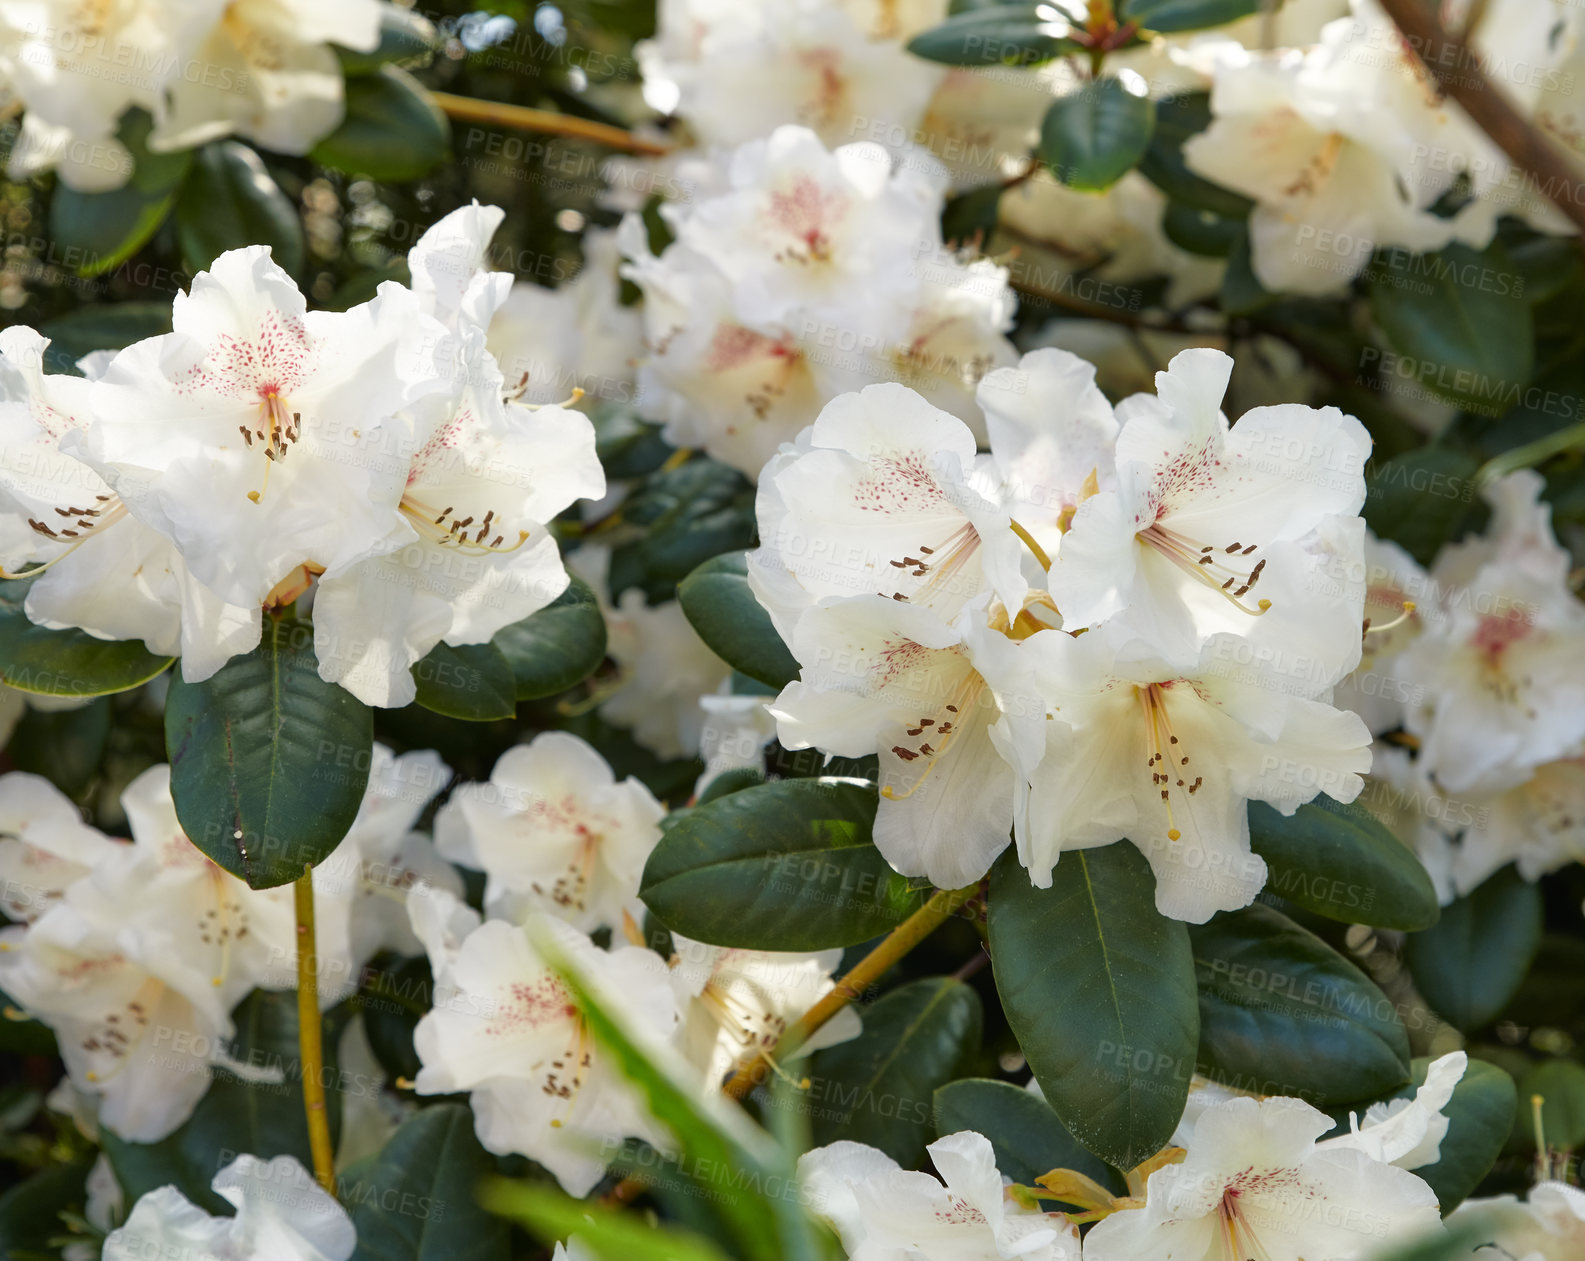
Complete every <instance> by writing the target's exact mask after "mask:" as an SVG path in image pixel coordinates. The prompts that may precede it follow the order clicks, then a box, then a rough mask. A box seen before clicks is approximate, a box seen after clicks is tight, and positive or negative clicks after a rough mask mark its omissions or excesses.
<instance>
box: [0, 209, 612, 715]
mask: <svg viewBox="0 0 1585 1261" xmlns="http://www.w3.org/2000/svg"><path fill="white" fill-rule="evenodd" d="M500 220H501V212H500V211H498V210H494V209H491V208H486V207H479V206H474V207H471V208H465V209H463V210H459V211H457V212H455V213H454V214H452V215H449V216H447V217H446V218H445V219H443V220H442V221H441V222H440V223H438V224H436V225H435V227H433V228H432V229H431V230H430V231H429V232H428V233H426V234H425V236H424V238H423V240H422V241H421V242H420V243H419V244H418V245H417V246H416V247H415V248H414V249H413V251H412V254H411V257H410V258H409V268H410V269H411V271H412V275H413V282H412V287H411V288H407V287H405V286H402V285H397V284H394V283H387V284H384V285H382V286H381V287H380V291H379V293H378V294H377V296H375V297H374V298H373V299H371V300H370V301H368V302H366V303H363V304H361V305H359V306H356V307H353V308H352V309H350V310H348V311H344V312H335V313H332V312H320V311H308V310H307V309H306V304H305V302H304V299H303V296H302V294H301V293H300V292H299V291H298V289H297V286H296V285H295V284H294V282H293V281H292V280H291V278H290V277H289V276H287V275H286V273H285V272H283V271H282V270H281V269H280V268H279V267H278V266H276V265H275V264H274V263H273V262H272V261H271V260H270V256H269V251H268V250H267V249H265V248H264V247H253V248H250V249H246V250H237V251H232V252H230V253H228V254H225V255H222V256H221V258H219V259H218V260H216V262H215V265H214V266H213V268H212V269H211V270H209V271H208V272H203V273H200V274H199V275H198V276H197V277H195V279H194V281H193V284H192V287H191V290H190V292H188V293H185V294H180V295H178V297H177V299H176V303H175V309H174V312H173V322H174V325H175V329H174V331H173V332H171V333H169V334H166V335H165V336H163V337H154V338H150V339H148V340H146V341H141V342H137V343H135V344H133V345H131V346H129V347H127V349H125V350H123V351H121V352H119V353H118V354H116V355H115V356H113V357H111V358H109V359H108V361H104V362H96V363H95V364H93V365H91V367H92V371H93V373H94V379H93V380H92V381H88V380H84V379H81V378H77V377H70V376H66V375H64V374H46V373H45V372H44V371H43V364H42V358H43V353H44V349H45V347H46V345H47V343H46V342H45V341H44V339H42V338H41V337H39V336H38V335H37V334H35V333H33V331H32V330H30V329H25V328H18V329H12V330H8V332H7V333H6V334H5V340H4V343H3V344H0V353H3V354H4V357H5V365H6V375H5V378H4V384H5V389H6V400H5V401H4V402H3V403H0V423H3V424H4V426H5V432H6V435H7V443H6V455H5V459H4V467H3V468H0V497H3V499H0V502H3V504H4V506H5V508H6V510H7V515H6V518H5V522H6V523H5V526H4V537H5V539H6V540H7V541H6V545H5V554H4V555H5V562H6V569H7V570H8V571H9V572H11V573H12V574H34V575H38V578H37V581H36V582H35V584H34V586H33V587H32V588H31V589H30V590H29V592H28V610H29V616H30V617H32V618H33V619H34V620H35V621H37V622H39V623H40V624H43V625H49V626H66V627H81V628H82V629H84V630H86V631H88V632H89V633H90V634H92V635H95V636H97V637H100V638H105V639H129V638H135V639H141V640H143V641H144V643H145V644H147V646H148V648H149V650H150V651H151V652H154V653H157V654H162V655H167V656H169V655H176V654H180V656H181V658H182V670H183V675H184V677H185V678H186V679H188V680H189V681H192V682H197V681H201V680H203V679H206V678H208V677H209V676H210V675H212V674H213V673H214V672H215V671H216V670H218V669H219V668H220V667H221V666H222V665H224V664H225V662H226V661H227V660H228V659H229V658H230V657H232V656H234V655H236V654H238V653H243V652H247V651H248V650H250V649H251V648H253V647H254V646H255V645H256V644H257V643H258V642H259V634H260V626H261V622H260V617H261V612H262V610H264V609H267V608H273V607H275V606H277V605H281V604H287V603H290V602H291V601H293V600H294V599H296V598H297V597H298V596H299V595H300V594H302V593H303V592H304V591H306V590H307V589H308V588H309V587H310V586H313V588H314V596H315V598H314V617H313V623H314V641H315V647H316V649H317V652H318V658H319V669H320V674H321V676H322V677H323V678H325V679H327V680H329V681H332V682H338V683H341V684H342V685H343V686H345V687H346V688H347V689H348V690H349V691H350V692H352V693H353V694H354V695H355V696H357V697H358V698H359V699H361V700H363V701H365V702H366V703H368V704H372V705H403V704H406V703H408V702H409V701H411V700H412V699H413V696H414V693H415V683H414V680H413V678H412V676H411V674H410V668H411V667H412V666H413V664H414V663H415V662H417V661H418V660H419V659H420V658H421V657H423V656H424V654H425V653H427V652H428V651H429V650H430V649H431V648H433V647H434V646H435V645H436V644H437V643H442V642H445V643H450V644H475V643H482V642H484V641H487V640H488V639H489V638H490V637H491V636H492V635H494V634H495V632H496V631H498V630H500V629H501V628H502V627H503V626H506V625H508V624H510V623H512V622H515V621H518V620H520V619H522V618H523V617H526V616H528V615H529V614H531V613H533V612H535V611H536V610H537V609H540V608H543V607H544V606H545V605H546V604H548V603H550V601H551V600H553V599H554V598H555V597H556V596H557V595H558V594H560V592H561V591H562V590H563V589H564V588H565V587H566V585H567V581H568V579H567V574H566V571H565V569H564V568H563V567H562V563H561V558H560V554H559V552H558V550H557V547H556V544H555V540H554V539H553V538H551V536H550V534H549V532H548V529H547V526H546V524H545V523H546V522H548V521H549V520H550V519H551V518H553V517H554V516H555V515H556V514H557V513H559V512H560V511H561V510H562V509H564V508H566V507H567V506H568V505H569V504H571V503H572V502H573V501H574V500H575V499H578V498H581V497H582V498H587V497H598V496H599V495H601V494H603V493H604V487H605V479H604V474H603V472H602V470H601V468H600V465H599V462H598V460H597V459H596V458H595V454H594V434H593V430H592V428H591V427H590V425H589V422H588V420H587V419H586V418H585V417H583V416H582V415H581V414H579V413H576V412H572V411H569V410H567V409H566V408H563V407H557V406H539V405H525V404H522V403H520V402H518V401H517V400H516V399H515V397H514V390H513V387H512V386H511V385H510V384H509V383H508V382H506V380H505V379H504V377H503V376H502V374H501V371H500V368H499V366H498V364H497V362H496V360H495V358H494V356H493V355H492V354H491V353H490V351H489V350H488V349H487V347H486V338H487V329H488V327H489V324H490V320H491V317H492V316H493V315H494V313H495V311H496V309H497V308H498V307H499V306H500V304H501V303H502V302H503V301H504V300H505V298H506V296H507V293H508V290H509V289H510V287H511V278H510V276H508V275H506V274H504V273H491V272H488V271H486V270H484V268H483V260H484V252H485V248H486V246H487V244H488V241H489V238H490V236H491V234H492V233H493V232H494V230H495V228H496V227H497V226H498V225H499V223H500Z"/></svg>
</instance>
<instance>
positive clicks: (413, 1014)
mask: <svg viewBox="0 0 1585 1261" xmlns="http://www.w3.org/2000/svg"><path fill="white" fill-rule="evenodd" d="M376 964H377V965H378V966H370V967H368V968H365V969H364V970H363V973H362V975H361V977H360V985H359V987H358V1010H359V1011H361V1012H362V1013H363V1031H364V1033H365V1034H366V1035H367V1037H368V1039H369V1048H370V1050H372V1051H373V1052H374V1058H375V1059H377V1060H379V1062H380V1065H381V1067H383V1068H384V1069H385V1071H386V1072H387V1073H389V1074H390V1075H391V1076H392V1077H406V1078H409V1079H411V1078H414V1077H417V1076H418V1070H419V1069H420V1068H422V1067H423V1064H422V1062H421V1061H420V1060H419V1058H418V1052H417V1051H415V1050H414V1049H413V1030H414V1029H415V1028H417V1027H418V1022H419V1021H420V1020H422V1019H423V1017H424V1015H425V1013H427V1012H428V1011H429V1009H430V1008H431V1007H433V1006H434V979H433V978H432V977H431V975H430V971H429V960H428V959H425V958H423V957H421V956H420V957H418V958H414V959H391V958H390V957H389V956H387V957H385V958H383V959H380V960H377V961H376Z"/></svg>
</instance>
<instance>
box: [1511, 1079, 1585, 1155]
mask: <svg viewBox="0 0 1585 1261" xmlns="http://www.w3.org/2000/svg"><path fill="white" fill-rule="evenodd" d="M1517 1093H1518V1097H1519V1098H1521V1099H1523V1100H1524V1106H1523V1107H1522V1108H1520V1109H1518V1111H1517V1112H1516V1114H1515V1116H1514V1118H1513V1130H1514V1131H1516V1132H1517V1133H1518V1134H1520V1135H1521V1136H1522V1137H1523V1139H1524V1145H1525V1148H1526V1149H1527V1150H1529V1151H1534V1150H1535V1121H1534V1116H1533V1113H1532V1110H1531V1103H1530V1101H1531V1100H1532V1099H1534V1098H1535V1097H1536V1096H1538V1095H1539V1096H1540V1097H1541V1101H1542V1102H1541V1131H1542V1135H1543V1136H1544V1137H1545V1139H1546V1145H1547V1146H1548V1147H1549V1148H1553V1149H1564V1150H1572V1149H1573V1148H1576V1147H1579V1146H1581V1145H1582V1144H1585V1066H1582V1065H1580V1064H1578V1063H1576V1062H1575V1061H1574V1060H1568V1059H1562V1058H1556V1059H1549V1060H1545V1061H1543V1062H1542V1063H1540V1064H1537V1065H1536V1066H1535V1067H1534V1068H1533V1069H1531V1070H1530V1071H1529V1072H1528V1073H1526V1074H1525V1075H1524V1080H1523V1081H1521V1082H1520V1083H1519V1090H1518V1092H1517Z"/></svg>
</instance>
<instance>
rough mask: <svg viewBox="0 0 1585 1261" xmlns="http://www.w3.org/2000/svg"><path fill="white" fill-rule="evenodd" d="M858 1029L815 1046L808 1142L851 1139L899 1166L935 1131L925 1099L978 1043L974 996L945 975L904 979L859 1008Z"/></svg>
mask: <svg viewBox="0 0 1585 1261" xmlns="http://www.w3.org/2000/svg"><path fill="white" fill-rule="evenodd" d="M863 1017H864V1031H863V1032H862V1033H860V1034H859V1035H858V1036H857V1037H856V1038H851V1039H849V1040H848V1041H846V1042H839V1043H838V1044H837V1045H836V1046H833V1047H827V1048H826V1049H825V1050H823V1051H818V1052H816V1053H815V1054H814V1055H813V1056H812V1057H811V1058H810V1060H809V1063H808V1065H807V1066H806V1068H805V1073H806V1075H807V1076H808V1078H809V1082H810V1085H809V1089H808V1090H807V1091H806V1092H804V1094H803V1096H802V1097H803V1098H804V1099H805V1100H806V1101H807V1106H808V1107H809V1108H810V1109H811V1116H810V1127H809V1128H810V1136H811V1139H812V1141H813V1142H814V1144H815V1145H816V1146H819V1147H823V1146H825V1145H826V1144H827V1143H835V1142H839V1141H844V1140H847V1141H852V1142H856V1143H865V1144H868V1145H869V1146H870V1147H876V1148H879V1149H880V1150H881V1151H883V1152H885V1153H886V1154H887V1155H888V1156H890V1157H891V1158H892V1159H893V1160H895V1161H897V1163H898V1164H900V1165H902V1166H903V1168H905V1169H912V1168H914V1167H916V1166H917V1165H919V1164H920V1163H921V1162H922V1161H923V1160H924V1157H925V1145H926V1144H927V1143H929V1142H930V1141H931V1139H933V1138H934V1137H935V1134H934V1132H933V1129H932V1102H933V1100H934V1097H935V1092H936V1090H937V1089H939V1088H940V1087H942V1086H944V1085H946V1083H947V1082H949V1081H951V1080H952V1078H953V1077H954V1076H956V1075H957V1073H958V1072H959V1071H961V1068H962V1067H963V1066H964V1065H965V1064H966V1063H967V1061H968V1058H969V1056H970V1055H972V1054H973V1053H974V1051H975V1050H977V1049H978V1047H979V1042H980V1027H981V1024H982V1022H983V1020H984V1016H983V1013H982V1012H981V1010H980V997H979V995H978V994H976V993H975V992H974V991H973V990H972V989H970V988H969V987H968V986H967V985H965V984H964V983H963V982H962V981H957V980H954V979H953V978H951V977H948V976H932V977H925V978H923V979H922V980H918V981H910V982H909V983H908V984H906V985H903V986H900V987H898V988H897V989H894V990H892V991H891V992H890V993H888V994H886V995H884V996H882V998H881V999H880V1000H879V1001H878V1002H876V1003H874V1004H873V1005H872V1006H870V1007H867V1008H866V1009H865V1010H864V1012H863Z"/></svg>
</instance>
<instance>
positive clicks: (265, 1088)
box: [101, 990, 345, 1214]
mask: <svg viewBox="0 0 1585 1261" xmlns="http://www.w3.org/2000/svg"><path fill="white" fill-rule="evenodd" d="M232 1020H233V1021H235V1022H236V1026H237V1036H236V1040H235V1042H234V1043H231V1044H228V1045H227V1047H226V1050H227V1051H228V1052H229V1053H230V1055H231V1057H232V1058H233V1059H234V1060H236V1061H238V1062H239V1063H241V1064H244V1065H246V1066H247V1068H248V1069H249V1070H250V1072H251V1073H257V1074H261V1075H262V1074H265V1073H269V1072H272V1071H273V1072H274V1073H275V1074H276V1075H278V1077H279V1079H280V1080H279V1081H274V1082H271V1081H260V1082H250V1081H243V1080H242V1079H241V1078H239V1077H236V1076H234V1075H233V1074H232V1073H230V1072H228V1071H227V1070H226V1069H223V1068H216V1069H215V1070H214V1081H213V1083H212V1084H211V1085H210V1087H209V1091H208V1093H207V1094H205V1095H204V1097H203V1098H202V1099H200V1100H199V1101H198V1107H197V1108H195V1109H194V1110H193V1115H192V1116H191V1117H189V1118H188V1120H187V1121H186V1123H185V1124H183V1125H182V1126H181V1127H180V1128H179V1129H177V1130H176V1132H175V1133H174V1134H172V1135H170V1137H168V1138H164V1139H161V1140H160V1141H159V1142H158V1143H131V1142H128V1141H127V1140H126V1139H122V1138H117V1137H116V1136H115V1135H114V1134H111V1133H110V1132H109V1131H108V1130H103V1131H101V1138H102V1140H103V1142H104V1150H105V1155H106V1156H108V1157H109V1158H110V1164H111V1166H112V1167H113V1168H114V1170H115V1174H116V1181H118V1182H119V1183H120V1184H121V1188H122V1190H123V1191H125V1192H126V1197H127V1203H128V1204H132V1203H133V1202H135V1201H136V1200H137V1199H138V1197H139V1196H142V1195H146V1194H147V1193H148V1192H150V1191H152V1190H154V1189H155V1188H156V1187H161V1186H165V1185H167V1184H170V1185H172V1186H175V1187H176V1188H177V1190H179V1191H180V1192H181V1193H182V1194H183V1195H185V1196H186V1197H187V1198H188V1199H189V1200H191V1201H192V1202H193V1203H194V1204H196V1205H198V1206H199V1207H200V1208H203V1209H205V1210H206V1211H208V1212H210V1213H222V1214H230V1213H231V1212H232V1211H233V1206H232V1205H230V1204H229V1203H227V1202H226V1201H225V1200H222V1199H221V1198H220V1197H219V1196H218V1195H216V1194H215V1193H214V1192H213V1191H211V1190H210V1189H209V1184H210V1182H211V1181H212V1180H213V1179H214V1176H215V1175H216V1174H217V1173H219V1172H220V1171H221V1170H222V1169H223V1168H225V1167H226V1165H228V1164H230V1163H231V1161H232V1160H233V1159H234V1158H235V1157H236V1155H237V1154H238V1153H239V1152H252V1153H253V1154H254V1155H255V1156H258V1157H259V1158H260V1159H263V1160H269V1159H271V1158H272V1157H275V1156H295V1157H296V1158H297V1160H298V1161H299V1163H301V1164H302V1166H303V1167H304V1168H305V1169H312V1168H313V1155H312V1153H311V1152H310V1150H309V1146H308V1119H307V1113H306V1112H305V1111H304V1107H303V1083H302V1071H301V1068H300V1065H301V1063H302V1061H301V1060H300V1059H299V1057H298V1045H297V995H296V994H295V993H294V992H292V991H291V990H254V991H253V993H252V994H250V995H249V996H248V997H247V998H246V999H244V1000H243V1001H242V1003H241V1004H240V1005H239V1006H238V1007H237V1009H236V1011H234V1012H233V1013H232ZM344 1024H345V1008H344V1007H343V1008H337V1009H335V1010H332V1011H330V1012H327V1013H326V1015H325V1029H324V1069H325V1080H326V1081H328V1082H335V1081H337V1080H338V1075H339V1071H340V1063H339V1060H338V1058H337V1054H336V1050H337V1047H338V1045H339V1042H340V1037H341V1031H342V1029H343V1027H344ZM166 1032H167V1033H170V1032H172V1031H170V1030H167V1031H166ZM183 1036H184V1035H182V1034H180V1033H177V1034H175V1035H174V1036H172V1037H171V1038H170V1039H169V1043H168V1052H169V1058H170V1059H171V1060H172V1061H173V1062H175V1067H174V1068H173V1070H172V1071H175V1072H181V1071H183V1069H184V1065H183V1063H182V1061H184V1060H185V1061H189V1063H187V1064H186V1065H185V1068H186V1071H191V1072H198V1071H201V1070H202V1069H203V1067H204V1065H205V1063H206V1062H207V1060H208V1059H209V1056H210V1055H211V1054H212V1053H213V1051H214V1049H215V1048H214V1046H213V1044H212V1043H210V1042H209V1041H208V1040H207V1039H205V1038H203V1037H201V1036H200V1037H198V1038H195V1039H194V1040H193V1041H192V1042H191V1043H190V1044H188V1045H183V1043H182V1042H181V1041H180V1040H179V1039H181V1038H182V1037H183ZM341 1096H342V1092H341V1091H339V1090H327V1091H326V1092H325V1109H326V1113H327V1115H328V1117H329V1120H330V1133H331V1139H332V1141H335V1140H336V1139H337V1138H338V1136H339V1135H340V1133H341Z"/></svg>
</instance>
